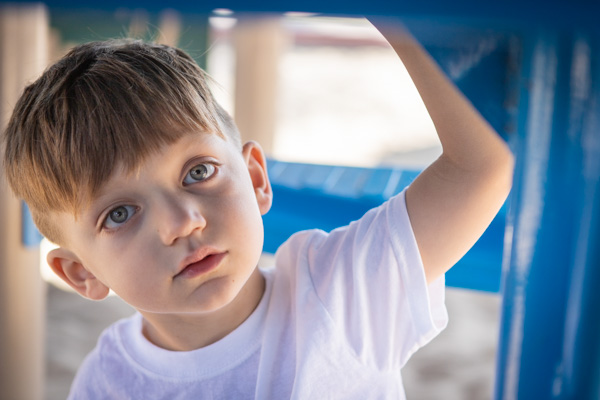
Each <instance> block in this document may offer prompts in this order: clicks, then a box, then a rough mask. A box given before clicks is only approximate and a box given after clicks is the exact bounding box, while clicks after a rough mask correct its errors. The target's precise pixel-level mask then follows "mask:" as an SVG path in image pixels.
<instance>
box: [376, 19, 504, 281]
mask: <svg viewBox="0 0 600 400" xmlns="http://www.w3.org/2000/svg"><path fill="white" fill-rule="evenodd" d="M371 22H372V23H373V24H374V25H375V26H376V27H377V28H378V29H379V31H380V32H381V33H382V34H383V35H384V36H385V38H386V39H387V40H388V42H389V43H390V44H391V45H392V47H393V48H394V50H395V51H396V53H397V54H398V55H399V56H400V58H401V60H402V62H403V63H404V65H405V67H406V69H407V70H408V72H409V74H410V76H411V77H412V79H413V82H414V83H415V86H416V87H417V89H418V91H419V93H420V95H421V98H422V99H423V102H424V103H425V106H426V107H427V110H428V112H429V115H430V116H431V119H432V121H433V123H434V125H435V129H436V131H437V134H438V136H439V138H440V141H441V143H442V148H443V153H442V155H441V156H440V158H438V159H437V160H436V161H435V162H434V163H432V164H431V165H430V166H429V167H428V168H427V169H425V170H424V171H423V172H422V173H421V174H420V175H419V176H418V177H417V179H415V181H414V182H413V183H412V184H411V186H410V187H409V188H408V190H407V192H406V205H407V209H408V214H409V218H410V221H411V224H412V227H413V231H414V234H415V237H416V240H417V244H418V246H419V251H420V253H421V257H422V259H423V264H424V267H425V275H426V277H427V280H428V282H432V281H433V280H435V279H436V278H438V277H439V276H441V275H442V274H444V273H445V272H446V271H447V270H448V269H450V268H451V267H452V266H453V265H454V264H455V263H456V262H457V261H458V260H459V259H460V258H461V257H462V256H463V255H464V254H465V253H466V252H467V251H468V250H469V249H470V248H471V246H473V244H475V242H476V241H477V239H478V238H479V237H480V236H481V235H482V234H483V232H484V231H485V229H486V228H487V227H488V225H489V224H490V222H491V221H492V219H493V218H494V216H495V215H496V213H497V212H498V211H499V209H500V207H501V206H502V204H503V203H504V201H505V199H506V197H507V195H508V193H509V191H510V187H511V184H512V172H513V157H512V154H511V152H510V150H509V149H508V147H507V146H506V144H505V143H504V141H503V140H502V139H501V138H500V137H499V136H498V135H497V134H496V132H495V131H494V130H493V128H492V127H491V126H490V125H489V124H488V123H487V122H486V121H485V120H484V119H483V117H481V115H480V114H479V113H478V112H477V111H476V110H475V109H474V108H473V106H472V105H471V104H470V103H469V101H468V100H467V99H466V98H465V97H464V96H463V95H462V93H460V92H459V91H458V90H457V89H456V87H455V86H454V85H453V84H452V82H450V81H449V79H448V78H447V77H446V76H445V74H444V73H443V72H442V71H441V70H440V68H439V67H438V66H437V64H436V63H435V62H434V61H433V59H432V58H431V57H430V56H429V55H428V54H427V53H426V52H425V50H424V49H423V48H422V47H421V46H420V45H419V44H418V43H416V42H415V41H414V39H412V37H411V36H410V35H408V34H407V33H406V32H405V31H404V29H403V28H402V27H401V26H400V25H398V24H397V21H396V23H393V22H390V21H380V20H374V21H373V20H372V21H371Z"/></svg>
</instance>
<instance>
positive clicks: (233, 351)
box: [70, 192, 448, 400]
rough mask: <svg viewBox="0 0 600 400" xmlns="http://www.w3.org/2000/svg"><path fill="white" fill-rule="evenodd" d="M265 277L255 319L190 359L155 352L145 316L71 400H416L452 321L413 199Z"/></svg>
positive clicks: (90, 369)
mask: <svg viewBox="0 0 600 400" xmlns="http://www.w3.org/2000/svg"><path fill="white" fill-rule="evenodd" d="M275 265H276V267H275V268H273V269H270V270H266V271H263V272H264V275H265V278H266V290H265V294H264V296H263V298H262V299H261V301H260V304H259V305H258V307H257V309H256V310H255V311H254V313H253V314H252V315H251V316H250V317H249V318H248V319H247V320H246V321H244V323H243V324H242V325H240V326H239V327H238V328H237V329H236V330H235V331H233V332H231V333H230V334H229V335H228V336H226V337H225V338H223V339H221V340H220V341H218V342H216V343H214V344H211V345H209V346H206V347H203V348H201V349H198V350H194V351H189V352H174V351H168V350H164V349H162V348H159V347H157V346H154V345H153V344H152V343H150V342H149V341H148V340H146V339H145V338H144V336H143V335H142V333H141V324H142V317H141V315H140V314H135V315H134V316H132V317H130V318H128V319H125V320H121V321H119V322H117V323H115V324H114V325H112V326H110V327H109V328H108V329H107V330H106V331H105V332H104V333H103V334H102V336H101V337H100V339H99V341H98V345H97V346H96V348H95V349H94V350H93V351H92V352H91V353H90V354H89V355H88V357H87V358H86V360H85V362H84V363H83V365H82V367H81V368H80V370H79V371H78V374H77V376H76V378H75V381H74V383H73V386H72V389H71V394H70V398H71V399H145V400H150V399H169V400H173V399H236V400H238V399H288V398H293V399H344V400H347V399H361V400H362V399H404V398H405V395H404V389H403V386H402V380H401V376H400V369H401V368H402V366H404V364H405V363H406V361H407V360H408V359H409V357H410V356H411V355H412V354H413V353H414V352H415V351H416V350H417V349H418V348H419V347H421V346H423V345H424V344H426V343H427V342H429V341H430V340H431V339H432V338H433V337H435V336H436V335H437V334H438V333H439V332H440V331H441V330H442V329H443V328H444V327H445V326H446V323H447V318H448V317H447V313H446V308H445V306H444V278H443V277H442V278H440V279H439V280H437V281H436V282H434V283H433V284H431V285H429V287H427V285H426V281H425V275H424V272H423V267H422V263H421V258H420V255H419V252H418V249H417V244H416V241H415V238H414V236H413V233H412V228H411V226H410V222H409V220H408V214H407V212H406V205H405V199H404V192H403V193H401V194H400V195H398V196H396V197H395V198H393V199H391V200H390V201H388V202H386V203H385V204H384V205H382V206H380V207H378V208H376V209H373V210H371V211H369V212H368V213H367V214H365V216H364V217H363V218H361V219H360V220H359V221H356V222H353V223H352V224H350V225H349V226H348V227H343V228H339V229H336V230H334V231H332V232H331V233H330V234H327V233H325V232H322V231H317V230H314V231H305V232H300V233H297V234H295V235H294V236H292V237H291V238H290V239H289V240H288V241H287V242H286V243H284V244H283V245H282V246H281V248H280V249H279V250H278V252H277V254H276V258H275Z"/></svg>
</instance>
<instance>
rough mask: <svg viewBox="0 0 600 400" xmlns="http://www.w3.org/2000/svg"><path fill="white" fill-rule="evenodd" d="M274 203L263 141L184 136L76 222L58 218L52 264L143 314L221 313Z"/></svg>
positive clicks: (90, 292)
mask: <svg viewBox="0 0 600 400" xmlns="http://www.w3.org/2000/svg"><path fill="white" fill-rule="evenodd" d="M270 205H271V189H270V185H269V182H268V178H267V173H266V166H265V160H264V156H263V153H262V150H261V149H260V147H258V145H257V144H255V143H248V144H246V145H245V146H244V148H243V150H242V151H241V152H240V150H239V149H237V148H236V147H235V146H234V145H233V144H231V141H229V140H225V139H222V138H220V137H219V136H218V135H216V134H195V135H188V136H184V137H183V138H182V139H180V140H179V141H177V142H175V143H174V144H172V145H169V146H165V147H164V148H163V149H162V150H161V151H160V152H158V153H156V154H154V155H151V156H150V157H148V158H147V159H146V160H145V161H144V162H143V163H142V164H141V165H140V167H139V170H136V171H134V172H131V173H126V172H124V171H122V170H120V169H117V172H116V173H115V174H113V176H112V177H111V178H110V180H109V181H108V182H107V183H106V184H105V185H104V186H103V188H102V190H101V192H100V193H99V195H98V196H97V197H96V198H95V199H94V200H93V202H92V203H91V205H90V206H89V207H88V208H86V209H85V210H83V211H82V212H81V214H80V215H79V216H78V217H77V218H75V217H74V216H73V215H71V214H68V213H61V214H59V215H58V216H57V223H58V224H59V226H60V227H61V228H62V229H63V232H64V235H65V239H66V243H68V246H67V247H65V248H61V249H57V250H55V251H54V252H52V253H50V254H49V256H48V261H49V263H50V265H51V266H52V267H53V269H54V270H55V271H56V272H57V273H58V274H59V275H61V276H62V278H63V279H65V280H67V282H68V283H70V284H71V286H73V287H74V288H75V289H76V290H77V291H79V292H80V293H81V294H83V295H84V296H86V297H89V298H92V299H100V298H103V297H104V296H106V294H107V293H108V290H109V288H110V289H112V290H113V291H114V292H115V293H117V294H118V295H119V296H120V297H121V298H122V299H123V300H125V301H126V302H127V303H129V304H130V305H132V306H133V307H135V308H136V309H138V310H140V311H142V313H144V312H147V313H159V314H163V313H169V314H188V313H204V312H211V311H215V310H218V309H220V308H221V307H224V306H225V305H227V304H229V303H230V302H231V301H232V300H233V299H234V298H235V297H236V296H237V295H238V293H240V291H241V289H242V287H244V285H245V283H246V282H247V281H248V279H249V277H250V276H251V275H252V273H253V272H254V270H255V268H256V265H257V262H258V259H259V256H260V254H261V251H262V243H263V225H262V219H261V214H264V213H266V212H267V211H268V209H269V208H270Z"/></svg>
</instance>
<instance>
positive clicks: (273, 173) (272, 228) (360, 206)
mask: <svg viewBox="0 0 600 400" xmlns="http://www.w3.org/2000/svg"><path fill="white" fill-rule="evenodd" d="M419 172H420V171H418V170H403V169H400V168H375V169H371V168H353V167H340V166H327V165H312V164H299V163H286V162H281V161H274V160H270V161H269V175H270V179H271V185H272V186H273V191H274V201H273V207H272V208H271V210H270V211H269V213H267V214H266V215H265V216H264V217H263V220H264V223H265V245H264V248H265V251H267V252H270V253H274V252H275V251H276V250H277V248H278V247H279V246H280V245H281V244H282V243H283V242H284V241H285V240H286V239H287V238H288V237H289V236H290V235H292V234H293V233H295V232H298V231H300V230H303V229H312V228H318V229H323V230H325V231H330V230H332V229H335V228H337V227H339V226H344V225H347V224H349V223H350V222H352V221H353V220H357V219H359V218H360V217H361V216H362V215H363V214H364V213H365V212H367V211H368V210H370V209H371V208H373V207H377V206H378V205H380V204H381V203H383V202H384V201H385V200H387V199H389V198H390V197H392V196H393V195H395V194H397V193H400V191H402V189H404V188H405V187H406V186H408V185H409V184H410V183H411V182H412V181H413V179H414V178H416V177H417V175H418V174H419ZM505 215H506V213H505V209H503V210H502V211H501V212H500V213H499V214H498V216H497V217H496V218H495V219H494V221H492V224H491V225H490V227H489V228H488V229H487V230H486V232H485V233H484V234H483V236H482V237H481V238H480V239H479V241H478V242H477V243H476V244H475V246H473V248H472V249H471V250H470V251H469V252H468V253H467V254H466V255H465V256H464V257H463V258H462V259H461V260H460V261H459V262H458V263H457V264H456V266H454V267H453V268H452V269H451V270H450V271H449V272H448V273H447V274H446V284H447V285H448V286H452V287H458V288H465V289H475V290H481V291H487V292H494V293H497V292H498V291H499V290H500V277H501V267H502V245H503V240H504V224H505V223H504V220H505Z"/></svg>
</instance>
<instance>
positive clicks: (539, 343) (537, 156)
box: [496, 29, 600, 399]
mask: <svg viewBox="0 0 600 400" xmlns="http://www.w3.org/2000/svg"><path fill="white" fill-rule="evenodd" d="M592 42H593V43H596V42H597V38H596V37H594V38H593V39H592V38H591V37H589V36H585V35H582V34H577V33H576V32H575V31H573V30H569V31H557V30H549V29H543V30H539V31H537V32H535V33H534V34H531V35H529V36H527V37H525V38H524V40H523V52H522V54H523V63H522V73H521V87H522V90H521V99H520V103H521V107H520V111H521V113H520V115H519V121H518V125H519V126H518V132H519V138H518V142H517V143H516V152H517V156H518V157H517V168H516V173H515V185H514V189H513V197H512V203H511V204H512V209H511V212H510V216H509V223H508V227H507V232H508V233H509V235H510V236H511V237H512V246H511V247H510V249H509V251H508V252H509V255H510V257H509V258H507V260H508V265H507V269H506V274H505V275H506V276H505V278H504V279H505V281H504V282H505V284H504V298H503V301H504V305H503V316H502V332H501V339H500V346H499V352H498V354H499V358H498V369H497V389H496V398H498V399H598V398H599V397H598V394H599V385H600V382H599V381H598V372H599V371H600V369H599V366H598V362H599V360H600V359H599V358H598V355H599V354H598V351H597V350H598V346H599V343H600V342H599V340H598V339H599V338H600V336H599V335H598V333H600V331H599V329H598V311H597V310H598V308H595V309H591V306H597V305H598V300H599V297H598V291H597V289H595V288H597V286H598V284H600V280H599V279H598V278H599V275H598V272H597V270H598V266H599V265H600V263H599V262H598V261H599V260H598V250H597V245H596V241H597V239H598V235H597V233H598V223H599V222H600V221H599V220H598V205H599V204H600V203H599V201H598V200H599V199H598V191H597V188H598V185H599V179H598V178H599V176H600V164H599V162H598V160H600V145H599V144H598V143H599V141H600V138H599V132H598V126H597V125H598V124H597V118H598V115H599V114H598V112H599V111H600V110H599V109H598V107H599V106H598V100H599V99H598V93H600V91H598V77H599V75H598V72H600V70H599V69H598V60H597V57H598V54H599V53H598V51H597V50H598V49H597V48H594V47H595V45H594V46H592V44H591V43H592ZM592 50H594V51H592ZM594 218H595V219H594ZM592 227H593V228H592ZM586 278H588V279H586ZM584 288H585V289H584ZM591 288H594V289H595V290H590V289H591ZM594 333H595V335H594ZM590 334H591V335H590ZM591 350H595V351H591ZM590 351H591V352H590ZM590 373H591V374H592V375H590Z"/></svg>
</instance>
